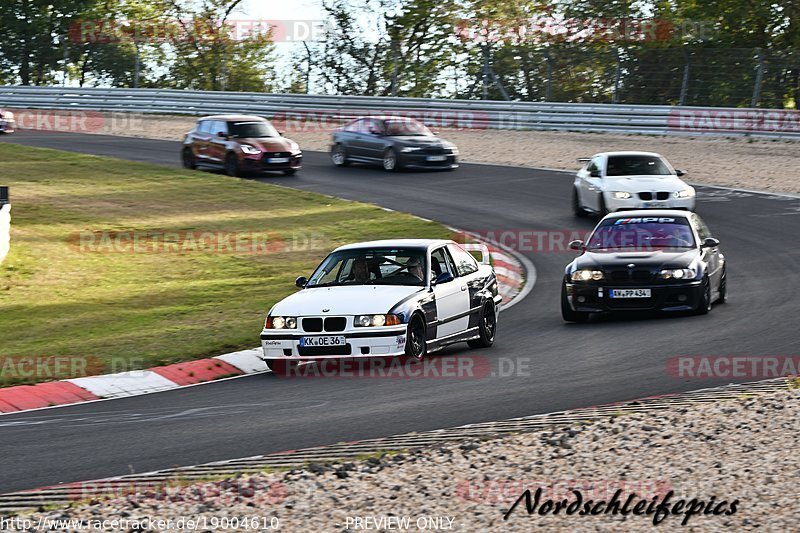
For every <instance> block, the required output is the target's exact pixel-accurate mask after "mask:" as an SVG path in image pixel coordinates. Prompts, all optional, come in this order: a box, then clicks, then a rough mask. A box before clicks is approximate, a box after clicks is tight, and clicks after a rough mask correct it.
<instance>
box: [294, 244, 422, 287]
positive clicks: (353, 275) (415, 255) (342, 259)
mask: <svg viewBox="0 0 800 533" xmlns="http://www.w3.org/2000/svg"><path fill="white" fill-rule="evenodd" d="M425 272H427V268H426V262H425V250H424V249H421V248H374V249H371V248H359V249H353V250H342V251H339V252H334V253H332V254H330V255H329V256H328V257H326V258H325V260H324V261H323V262H322V264H320V265H319V266H318V267H317V270H315V271H314V273H313V274H312V275H311V279H310V280H308V285H307V287H328V286H333V285H419V286H423V285H424V283H425V274H424V273H425Z"/></svg>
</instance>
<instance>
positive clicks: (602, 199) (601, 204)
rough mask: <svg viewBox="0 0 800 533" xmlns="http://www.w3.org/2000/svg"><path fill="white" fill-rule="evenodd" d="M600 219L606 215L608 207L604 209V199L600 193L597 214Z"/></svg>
mask: <svg viewBox="0 0 800 533" xmlns="http://www.w3.org/2000/svg"><path fill="white" fill-rule="evenodd" d="M597 214H598V216H599V217H600V218H603V217H604V216H606V215H607V214H608V207H606V197H605V196H603V193H602V192H601V193H600V210H599V211H598V212H597Z"/></svg>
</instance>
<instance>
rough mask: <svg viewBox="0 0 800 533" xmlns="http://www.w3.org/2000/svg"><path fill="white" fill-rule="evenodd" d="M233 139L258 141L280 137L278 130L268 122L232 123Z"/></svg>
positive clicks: (230, 126)
mask: <svg viewBox="0 0 800 533" xmlns="http://www.w3.org/2000/svg"><path fill="white" fill-rule="evenodd" d="M229 128H230V135H231V137H233V138H234V139H235V138H241V139H247V138H250V139H258V138H262V137H280V134H279V133H278V130H276V129H275V128H274V127H272V125H271V124H269V123H267V122H231V123H230V124H229Z"/></svg>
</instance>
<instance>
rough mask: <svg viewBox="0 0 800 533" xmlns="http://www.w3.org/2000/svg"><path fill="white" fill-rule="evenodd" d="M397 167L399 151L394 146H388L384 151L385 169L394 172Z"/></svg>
mask: <svg viewBox="0 0 800 533" xmlns="http://www.w3.org/2000/svg"><path fill="white" fill-rule="evenodd" d="M397 169H398V164H397V152H395V151H394V148H388V149H387V150H386V151H385V152H383V170H388V171H389V172H394V171H395V170H397Z"/></svg>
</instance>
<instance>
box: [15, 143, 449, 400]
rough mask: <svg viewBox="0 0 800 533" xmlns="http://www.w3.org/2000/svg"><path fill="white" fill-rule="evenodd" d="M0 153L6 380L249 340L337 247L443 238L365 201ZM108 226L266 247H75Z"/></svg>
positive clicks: (183, 356)
mask: <svg viewBox="0 0 800 533" xmlns="http://www.w3.org/2000/svg"><path fill="white" fill-rule="evenodd" d="M0 161H3V173H2V178H0V180H1V181H2V184H3V185H9V186H10V187H11V202H12V207H13V209H12V212H11V215H12V233H11V239H12V241H11V243H12V245H11V252H10V253H9V255H8V257H7V258H6V260H5V262H4V263H3V264H2V265H0V347H1V348H0V359H2V361H0V364H2V366H0V385H2V386H5V385H10V384H16V383H33V382H37V381H48V380H51V379H53V378H58V379H63V378H65V377H73V374H75V373H74V372H71V371H70V370H64V369H62V373H60V374H58V375H40V374H42V372H34V375H21V374H22V373H23V372H18V371H17V369H18V368H20V367H19V366H18V365H16V364H14V362H13V361H17V360H18V359H17V358H25V357H28V358H30V357H33V358H44V357H56V356H57V357H70V358H77V359H78V360H85V361H88V364H87V365H86V366H87V368H88V369H89V371H90V373H102V372H111V371H121V370H130V369H134V368H147V367H150V366H155V365H161V364H169V363H174V362H179V361H186V360H191V359H197V358H202V357H206V356H211V355H218V354H222V353H225V352H230V351H234V350H237V349H245V348H252V347H254V346H256V345H257V344H258V335H259V332H260V330H261V326H262V321H263V319H264V316H265V314H266V312H267V310H268V309H269V308H270V306H271V305H272V304H273V303H275V302H276V301H278V300H279V299H281V298H283V297H285V296H287V295H288V294H290V293H292V292H293V291H295V290H296V289H295V288H294V283H293V281H294V278H295V277H296V276H298V275H308V274H310V272H311V270H312V269H313V267H315V266H316V265H317V264H318V262H319V261H320V260H321V259H322V258H323V257H324V256H325V255H326V254H327V253H328V252H329V251H330V250H331V249H333V248H334V247H336V246H338V245H340V244H343V243H348V242H355V241H360V240H369V239H377V238H394V237H435V238H438V237H449V236H450V232H449V231H448V230H447V229H446V228H444V227H442V226H440V225H438V224H435V223H431V222H425V221H422V220H420V219H417V218H414V217H412V216H409V215H404V214H401V213H396V212H389V211H386V210H384V209H381V208H379V207H376V206H373V205H367V204H362V203H357V202H350V201H345V200H337V199H332V198H328V197H325V196H322V195H319V194H313V193H308V192H300V191H293V190H289V189H286V188H282V187H275V186H270V185H264V184H260V183H257V182H254V181H250V180H246V179H234V178H229V177H226V176H222V175H218V174H213V173H207V172H187V171H181V170H172V169H168V168H163V167H159V166H154V165H146V164H139V163H131V162H127V161H122V160H117V159H112V158H106V157H95V156H87V155H80V154H73V153H68V152H61V151H56V150H47V149H33V148H27V147H20V146H15V145H11V144H0ZM302 179H303V178H302V174H300V175H299V176H298V177H292V178H286V180H287V184H291V183H292V182H293V181H294V180H302ZM106 231H108V232H131V231H133V232H137V233H138V234H142V233H144V232H155V233H156V234H159V233H161V232H187V231H194V232H199V231H203V232H206V231H221V232H239V233H244V234H245V235H250V234H251V233H250V232H256V233H258V234H262V235H265V238H266V239H268V246H267V249H268V250H269V251H268V252H261V253H251V252H249V251H244V252H233V253H230V252H228V253H215V252H210V251H208V250H205V251H203V250H200V251H191V250H186V249H184V250H183V251H169V252H163V251H162V252H159V253H154V252H141V253H131V252H127V253H126V252H122V253H108V252H103V251H87V250H97V249H98V248H96V247H84V248H81V247H80V246H79V244H78V243H79V242H80V241H79V239H78V238H77V236H78V235H80V234H81V232H106ZM276 238H277V240H276ZM274 242H278V243H279V244H278V245H277V246H276V245H274V244H269V243H274ZM281 242H282V243H283V246H282V245H281V244H280V243H281ZM9 361H12V363H9ZM64 366H70V365H64ZM25 368H27V369H29V368H30V367H25ZM78 370H79V372H77V375H81V374H82V373H83V369H82V368H78ZM45 373H46V372H45ZM64 374H68V375H64Z"/></svg>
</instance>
